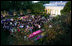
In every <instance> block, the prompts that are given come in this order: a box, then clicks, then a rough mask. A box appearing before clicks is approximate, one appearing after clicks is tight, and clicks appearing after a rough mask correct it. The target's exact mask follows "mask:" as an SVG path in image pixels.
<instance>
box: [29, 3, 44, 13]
mask: <svg viewBox="0 0 72 46" xmlns="http://www.w3.org/2000/svg"><path fill="white" fill-rule="evenodd" d="M30 8H31V11H32V13H39V14H40V13H43V12H44V8H45V7H44V6H43V4H40V3H35V4H32V5H31V7H30Z"/></svg>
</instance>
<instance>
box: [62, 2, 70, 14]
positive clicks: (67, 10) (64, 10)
mask: <svg viewBox="0 0 72 46" xmlns="http://www.w3.org/2000/svg"><path fill="white" fill-rule="evenodd" d="M70 11H71V1H68V2H67V3H66V5H65V7H64V9H63V10H61V14H62V15H66V14H67V13H70Z"/></svg>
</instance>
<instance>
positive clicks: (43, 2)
mask: <svg viewBox="0 0 72 46" xmlns="http://www.w3.org/2000/svg"><path fill="white" fill-rule="evenodd" d="M39 3H42V4H45V3H49V1H40V2H39Z"/></svg>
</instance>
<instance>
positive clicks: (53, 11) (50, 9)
mask: <svg viewBox="0 0 72 46" xmlns="http://www.w3.org/2000/svg"><path fill="white" fill-rule="evenodd" d="M66 3H67V1H50V3H49V4H44V6H45V9H46V10H47V13H50V15H51V16H56V15H61V13H60V11H61V10H62V9H63V8H64V6H65V4H66Z"/></svg>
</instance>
